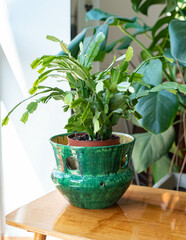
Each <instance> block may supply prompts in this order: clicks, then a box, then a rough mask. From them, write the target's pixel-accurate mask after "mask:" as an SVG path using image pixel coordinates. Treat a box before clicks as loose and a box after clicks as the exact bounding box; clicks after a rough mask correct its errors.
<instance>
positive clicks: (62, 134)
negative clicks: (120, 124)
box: [49, 132, 136, 149]
mask: <svg viewBox="0 0 186 240" xmlns="http://www.w3.org/2000/svg"><path fill="white" fill-rule="evenodd" d="M77 133H80V132H77ZM81 133H82V132H81ZM71 134H74V132H70V133H61V134H57V135H54V136H52V137H51V138H49V141H50V143H51V144H57V145H60V146H64V147H71V148H96V149H99V148H111V147H116V146H122V145H127V144H131V143H133V142H135V139H136V138H135V137H134V136H133V135H130V134H127V133H119V132H112V134H114V135H118V136H119V137H120V138H121V137H122V136H128V137H130V138H131V141H130V142H126V143H119V144H117V145H110V146H99V147H84V146H69V145H65V144H61V143H56V142H54V141H52V139H53V138H55V137H62V136H68V135H71Z"/></svg>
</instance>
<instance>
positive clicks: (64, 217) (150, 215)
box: [6, 185, 186, 240]
mask: <svg viewBox="0 0 186 240" xmlns="http://www.w3.org/2000/svg"><path fill="white" fill-rule="evenodd" d="M6 222H7V224H9V225H11V226H14V227H18V228H21V229H25V230H27V231H31V232H34V233H35V235H34V239H35V240H36V239H37V240H44V239H45V238H46V236H47V235H50V236H54V237H58V238H61V239H65V240H66V239H72V240H74V239H98V240H99V239H100V240H109V239H112V240H114V239H117V240H122V239H127V240H130V239H131V240H136V239H141V240H145V239H148V240H153V239H158V240H162V239H166V240H169V239H171V240H172V239H179V240H182V239H184V240H185V239H186V193H183V192H176V191H170V190H163V189H154V188H149V187H141V186H134V185H131V186H130V188H129V189H128V190H127V192H126V193H125V194H124V196H123V197H122V199H121V200H120V201H119V202H118V203H117V204H116V205H115V206H113V207H110V208H107V209H101V210H86V209H80V208H76V207H74V206H72V205H70V204H69V203H68V202H67V201H66V200H65V199H64V198H63V197H62V195H61V194H60V193H59V192H58V191H57V190H56V191H53V192H51V193H49V194H47V195H45V196H44V197H41V198H39V199H37V200H35V201H33V202H31V203H29V204H27V205H25V206H23V207H21V208H19V209H17V210H15V211H14V212H12V213H10V214H8V215H7V217H6Z"/></svg>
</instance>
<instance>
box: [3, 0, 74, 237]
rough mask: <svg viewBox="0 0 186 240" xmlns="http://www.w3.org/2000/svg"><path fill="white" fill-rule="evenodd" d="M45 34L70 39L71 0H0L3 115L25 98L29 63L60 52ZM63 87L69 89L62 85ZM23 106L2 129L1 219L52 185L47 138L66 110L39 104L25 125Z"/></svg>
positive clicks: (58, 128) (12, 231) (58, 129)
mask: <svg viewBox="0 0 186 240" xmlns="http://www.w3.org/2000/svg"><path fill="white" fill-rule="evenodd" d="M48 34H49V35H54V36H56V37H58V38H60V39H63V40H64V42H66V43H69V41H70V0H39V1H37V0H32V1H25V0H0V89H1V91H0V94H1V95H0V100H1V118H3V117H5V115H6V114H7V112H8V111H10V110H11V108H12V107H13V106H14V105H15V104H16V103H18V102H19V101H21V100H22V99H23V98H25V97H26V96H28V89H29V88H31V87H32V83H33V81H34V80H35V79H36V77H37V73H36V71H33V70H31V67H30V64H31V62H32V61H33V60H34V59H36V58H37V57H40V56H42V55H44V54H56V53H57V52H59V51H60V47H59V46H58V44H55V43H53V42H51V41H48V40H46V35H48ZM63 87H64V88H67V86H66V85H65V84H64V83H63ZM26 106H27V104H25V105H23V106H21V107H20V108H19V109H17V111H16V112H15V113H13V114H12V116H11V118H10V122H9V124H8V126H6V127H3V128H2V130H1V132H0V134H1V135H0V137H1V139H2V141H1V142H2V154H1V156H0V167H1V169H0V174H1V176H0V184H1V187H0V194H1V195H0V198H1V200H0V205H1V206H0V210H1V212H0V214H1V218H3V216H4V215H6V214H7V213H9V212H11V211H13V210H14V209H16V208H18V207H20V206H22V205H24V204H26V203H27V202H30V201H32V200H34V199H36V198H38V197H39V196H41V195H44V194H45V193H47V192H49V191H51V190H52V189H54V185H53V183H52V181H51V179H50V174H51V171H52V169H53V168H54V167H55V160H54V157H53V153H52V148H51V146H50V143H49V138H50V137H51V136H53V135H55V134H59V133H62V132H64V129H63V128H64V125H65V124H66V122H67V119H68V116H69V115H70V113H67V114H64V113H63V110H62V104H61V103H56V102H51V103H49V104H47V105H40V106H39V107H38V110H37V111H36V112H35V113H34V114H33V115H31V116H30V119H29V121H28V123H27V124H25V125H24V124H23V123H22V122H20V121H19V119H20V118H21V115H22V114H23V113H24V111H25V109H26ZM2 205H3V208H2ZM1 220H2V219H0V221H1ZM3 226H4V225H3V224H2V221H1V231H5V232H6V235H7V236H21V235H24V236H25V232H24V231H21V230H18V229H16V228H12V227H8V226H6V229H5V230H2V228H3Z"/></svg>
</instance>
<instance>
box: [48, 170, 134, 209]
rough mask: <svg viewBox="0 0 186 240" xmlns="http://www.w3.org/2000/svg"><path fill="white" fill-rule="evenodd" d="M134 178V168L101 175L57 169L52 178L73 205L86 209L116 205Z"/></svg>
mask: <svg viewBox="0 0 186 240" xmlns="http://www.w3.org/2000/svg"><path fill="white" fill-rule="evenodd" d="M132 179H133V171H132V168H127V169H122V170H120V171H119V172H118V173H115V174H109V175H99V176H81V175H68V174H66V173H63V172H61V171H59V170H57V169H55V170H54V171H53V173H52V180H53V182H54V183H55V184H56V187H57V188H58V190H59V191H60V192H61V193H62V194H63V196H64V197H66V198H67V200H68V201H69V202H70V203H71V204H72V205H74V206H76V207H79V208H86V209H101V208H106V207H110V206H112V205H114V204H115V203H116V202H117V201H118V200H119V199H120V198H121V196H122V195H123V194H124V192H125V191H126V190H127V188H128V187H129V185H130V183H131V181H132Z"/></svg>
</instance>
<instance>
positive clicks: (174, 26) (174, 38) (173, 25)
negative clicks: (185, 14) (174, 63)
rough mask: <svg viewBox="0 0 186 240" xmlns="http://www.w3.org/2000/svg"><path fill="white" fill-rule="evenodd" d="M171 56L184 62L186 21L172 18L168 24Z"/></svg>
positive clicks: (185, 56) (185, 53)
mask: <svg viewBox="0 0 186 240" xmlns="http://www.w3.org/2000/svg"><path fill="white" fill-rule="evenodd" d="M169 34H170V42H171V54H172V56H173V57H174V58H175V59H177V60H179V61H181V62H184V63H186V44H185V43H186V21H180V20H177V19H174V20H172V21H171V22H170V24H169Z"/></svg>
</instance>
